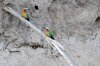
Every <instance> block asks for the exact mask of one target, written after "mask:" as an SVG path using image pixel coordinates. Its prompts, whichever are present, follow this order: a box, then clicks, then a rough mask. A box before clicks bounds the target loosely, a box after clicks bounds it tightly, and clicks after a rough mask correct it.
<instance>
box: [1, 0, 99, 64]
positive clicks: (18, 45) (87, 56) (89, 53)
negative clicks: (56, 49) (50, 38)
mask: <svg viewBox="0 0 100 66" xmlns="http://www.w3.org/2000/svg"><path fill="white" fill-rule="evenodd" d="M1 1H3V0H0V2H1ZM4 5H6V6H10V7H12V8H13V9H14V10H16V11H17V12H18V13H21V9H22V8H23V7H27V8H29V15H30V19H31V22H32V23H33V24H34V25H35V26H36V27H38V28H39V29H42V27H43V26H48V27H49V28H50V29H52V30H54V31H55V32H56V37H55V39H56V40H57V41H58V42H60V43H62V45H63V46H64V48H65V50H66V53H67V55H68V56H69V57H70V59H71V61H72V62H73V63H74V65H75V66H100V51H99V50H100V31H99V30H100V24H99V23H100V0H20V1H19V0H4V1H3V2H1V3H0V60H2V61H0V65H1V66H33V65H34V66H66V64H67V62H65V61H64V59H63V58H62V57H61V56H60V55H53V56H52V55H50V52H51V50H50V49H49V48H48V46H47V43H46V42H45V41H42V39H41V36H40V35H39V34H38V33H37V32H35V31H32V30H31V29H30V28H28V26H27V25H25V24H23V23H21V21H20V20H19V19H17V18H16V17H13V16H12V15H10V14H9V13H7V12H5V11H4V10H2V7H3V6H4ZM35 6H38V8H39V9H38V10H36V9H35ZM32 46H35V47H36V48H35V49H34V48H32ZM37 46H38V47H39V48H37ZM44 46H45V47H44ZM49 51H50V52H49Z"/></svg>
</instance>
